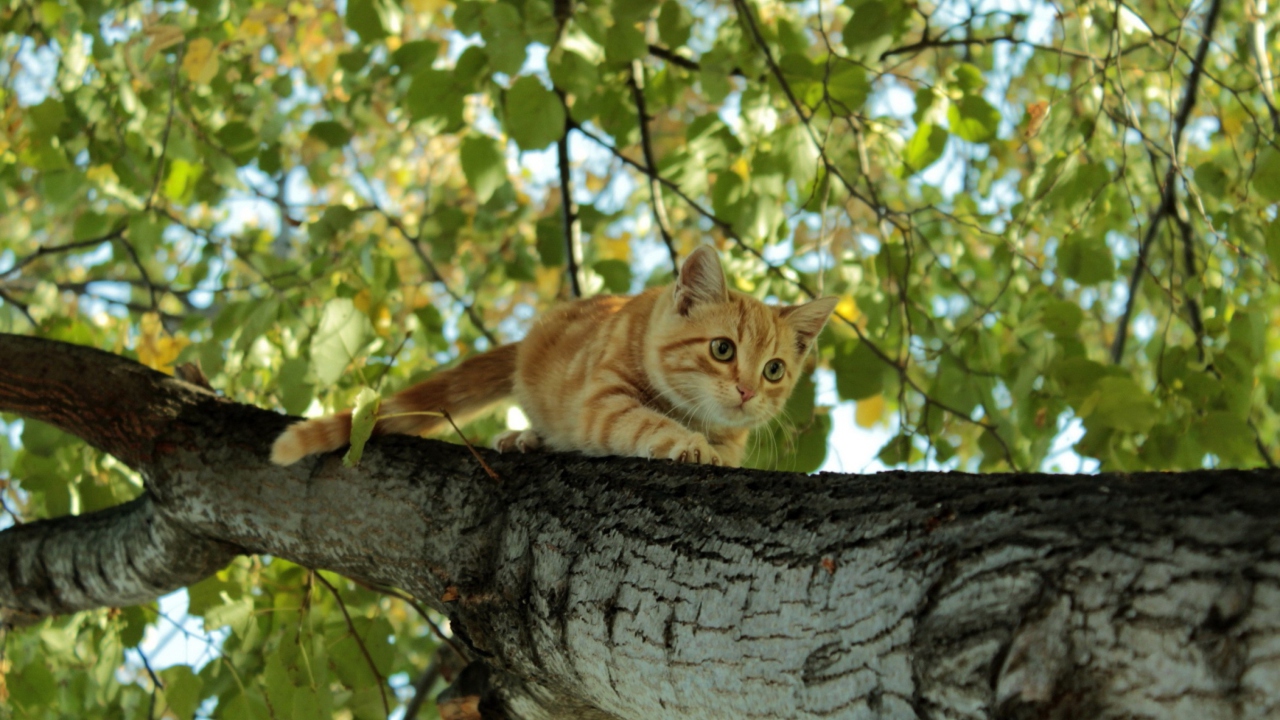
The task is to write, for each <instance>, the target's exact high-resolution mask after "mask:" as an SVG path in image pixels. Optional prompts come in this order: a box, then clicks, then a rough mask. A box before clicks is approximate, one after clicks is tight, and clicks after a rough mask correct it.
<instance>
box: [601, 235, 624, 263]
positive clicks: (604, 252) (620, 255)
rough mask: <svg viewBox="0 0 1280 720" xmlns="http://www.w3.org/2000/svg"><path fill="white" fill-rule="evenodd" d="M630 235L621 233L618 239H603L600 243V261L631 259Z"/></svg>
mask: <svg viewBox="0 0 1280 720" xmlns="http://www.w3.org/2000/svg"><path fill="white" fill-rule="evenodd" d="M630 240H631V233H623V234H622V237H619V238H604V239H603V240H602V241H600V244H599V252H600V259H601V260H624V261H629V260H630V259H631V242H630Z"/></svg>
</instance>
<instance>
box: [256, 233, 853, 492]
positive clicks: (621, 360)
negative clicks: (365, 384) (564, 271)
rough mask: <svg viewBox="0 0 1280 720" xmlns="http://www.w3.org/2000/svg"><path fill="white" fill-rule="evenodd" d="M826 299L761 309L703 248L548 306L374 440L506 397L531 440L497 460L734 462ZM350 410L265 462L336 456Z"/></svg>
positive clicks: (391, 403)
mask: <svg viewBox="0 0 1280 720" xmlns="http://www.w3.org/2000/svg"><path fill="white" fill-rule="evenodd" d="M836 301H837V298H834V297H824V298H820V299H818V300H814V301H812V302H808V303H804V304H802V305H792V306H783V307H777V306H771V305H766V304H764V303H762V302H760V301H759V300H756V299H755V298H752V297H750V296H749V295H745V294H743V293H740V292H737V291H735V290H730V289H729V288H728V286H727V285H726V283H725V276H724V270H723V268H722V267H721V265H720V258H719V256H718V255H717V254H716V252H715V251H714V250H713V249H712V248H710V247H707V246H701V247H699V248H698V249H697V250H695V251H694V252H693V253H691V254H690V255H689V257H688V258H687V259H686V260H685V261H684V264H683V265H682V266H681V269H680V273H679V276H678V278H677V280H676V281H675V282H674V283H672V284H671V285H668V286H665V287H657V288H651V289H649V290H646V291H645V292H642V293H640V294H639V295H635V296H618V295H602V296H598V297H593V298H589V299H585V300H575V301H571V302H567V303H564V304H561V305H559V306H557V307H554V308H552V309H551V310H550V311H549V312H547V313H546V314H544V315H543V316H542V317H540V318H539V319H538V320H537V321H536V322H535V323H534V325H533V327H532V328H531V329H530V330H529V333H528V335H527V336H526V337H525V339H524V340H521V341H520V342H517V343H512V344H510V345H502V346H500V347H497V348H494V349H492V350H490V351H488V352H485V353H481V354H480V355H477V356H475V357H471V358H468V359H466V360H463V361H462V362H461V363H459V364H458V365H457V366H456V367H454V368H451V369H449V370H444V371H441V372H439V373H436V374H435V375H434V376H432V377H431V378H429V379H427V380H425V381H423V382H420V383H418V384H417V385H414V386H412V387H410V388H408V389H406V390H404V391H402V392H400V393H397V394H396V395H393V396H392V397H390V398H388V399H387V400H386V401H384V402H383V403H382V407H381V409H380V410H379V416H380V419H379V420H378V422H377V424H376V425H375V427H374V433H375V434H385V433H404V434H413V435H422V434H427V433H430V432H434V431H439V430H443V429H444V428H446V427H448V425H447V424H446V421H445V420H444V419H443V418H441V417H436V416H432V415H402V414H401V413H412V412H415V411H424V410H425V411H439V410H441V409H444V410H447V411H448V412H449V414H450V415H451V416H452V417H453V418H454V419H455V421H456V422H463V421H465V420H466V419H467V418H469V417H474V416H475V415H477V414H478V413H480V412H483V411H484V410H486V409H488V408H489V407H491V406H493V405H494V404H496V403H498V402H501V401H502V400H505V399H507V398H509V397H514V398H515V400H516V402H517V403H519V405H520V407H521V408H522V409H523V410H524V413H525V415H526V416H527V417H528V418H529V423H530V428H529V429H528V430H520V431H516V430H512V431H508V432H505V433H502V434H500V435H499V436H498V437H497V438H496V439H495V440H494V447H495V448H496V449H497V450H499V451H501V452H507V451H512V450H519V451H521V452H529V451H531V450H536V449H538V448H547V449H551V450H565V451H579V452H582V453H585V454H588V455H632V456H639V457H646V458H651V459H669V460H675V461H677V462H686V463H700V464H710V465H725V466H731V467H737V466H739V465H741V464H742V457H743V453H744V452H745V449H746V442H747V435H748V433H749V432H750V430H751V429H752V428H753V427H756V426H759V425H762V424H764V423H766V422H768V421H769V420H771V419H772V418H773V417H774V416H776V415H777V414H778V413H780V412H781V411H782V407H783V405H784V404H785V403H786V401H787V398H788V397H789V396H790V395H791V391H792V389H793V388H794V387H795V384H796V381H797V380H798V379H799V377H800V374H801V372H802V370H803V367H804V359H805V356H806V355H807V353H808V352H809V350H810V349H811V348H812V347H813V345H814V340H815V338H816V337H817V336H818V333H819V332H821V330H822V328H823V326H824V325H825V324H826V322H827V318H828V316H829V315H830V314H831V312H832V310H833V309H834V308H835V305H836ZM350 434H351V412H350V411H346V412H342V413H339V414H337V415H330V416H328V417H323V418H317V419H314V420H305V421H303V422H299V423H295V424H293V425H290V426H289V427H288V428H287V429H286V430H285V431H284V433H282V434H281V435H280V437H279V438H277V439H276V441H275V444H274V446H273V447H272V450H271V460H272V462H274V463H276V464H279V465H290V464H292V463H294V462H297V461H298V460H300V459H301V458H303V457H305V456H307V455H311V454H314V453H321V452H327V451H330V450H336V449H338V448H340V447H342V446H343V445H346V444H347V441H348V438H349V437H350Z"/></svg>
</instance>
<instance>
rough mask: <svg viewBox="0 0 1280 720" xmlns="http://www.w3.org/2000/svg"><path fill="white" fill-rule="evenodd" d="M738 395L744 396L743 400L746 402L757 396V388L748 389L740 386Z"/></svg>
mask: <svg viewBox="0 0 1280 720" xmlns="http://www.w3.org/2000/svg"><path fill="white" fill-rule="evenodd" d="M738 395H739V396H740V397H741V398H742V402H746V401H748V400H750V399H751V398H753V397H755V396H756V391H755V390H748V389H746V388H744V387H742V386H741V385H739V386H738Z"/></svg>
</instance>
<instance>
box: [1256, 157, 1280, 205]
mask: <svg viewBox="0 0 1280 720" xmlns="http://www.w3.org/2000/svg"><path fill="white" fill-rule="evenodd" d="M1252 183H1253V188H1254V189H1255V190H1257V191H1258V194H1259V195H1261V196H1262V197H1264V198H1266V200H1267V201H1268V202H1280V150H1276V149H1275V148H1274V147H1271V146H1269V145H1268V146H1267V147H1266V148H1264V149H1263V151H1262V152H1261V153H1259V154H1258V167H1257V170H1255V171H1254V173H1253V181H1252Z"/></svg>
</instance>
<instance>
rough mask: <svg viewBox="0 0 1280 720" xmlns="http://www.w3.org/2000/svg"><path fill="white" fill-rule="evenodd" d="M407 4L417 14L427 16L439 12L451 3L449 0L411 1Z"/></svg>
mask: <svg viewBox="0 0 1280 720" xmlns="http://www.w3.org/2000/svg"><path fill="white" fill-rule="evenodd" d="M407 4H408V6H409V7H410V8H412V9H413V11H414V12H415V13H418V14H425V13H433V12H439V11H440V9H441V8H443V7H444V6H446V5H448V4H449V2H448V0H409V2H408V3H407Z"/></svg>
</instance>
